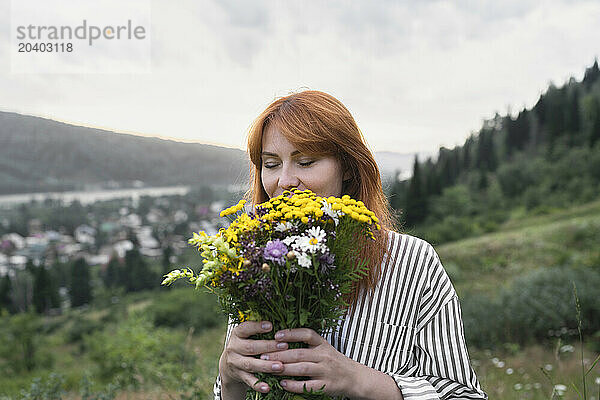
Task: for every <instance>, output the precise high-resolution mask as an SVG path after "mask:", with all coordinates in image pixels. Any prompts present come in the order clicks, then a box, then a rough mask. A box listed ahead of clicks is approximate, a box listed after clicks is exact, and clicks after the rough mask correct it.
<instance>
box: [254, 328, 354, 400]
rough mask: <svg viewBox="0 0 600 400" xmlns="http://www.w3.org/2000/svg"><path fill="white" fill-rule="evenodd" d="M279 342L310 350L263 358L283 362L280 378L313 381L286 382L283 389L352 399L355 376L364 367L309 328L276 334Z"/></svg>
mask: <svg viewBox="0 0 600 400" xmlns="http://www.w3.org/2000/svg"><path fill="white" fill-rule="evenodd" d="M275 340H276V341H278V342H304V343H306V344H308V348H301V349H290V350H282V351H277V352H273V353H266V354H262V355H261V358H262V359H263V360H269V361H281V362H282V363H283V371H280V372H278V375H288V376H307V377H310V378H311V379H310V380H307V381H296V380H291V379H285V380H282V381H281V382H280V383H281V386H282V387H283V388H284V389H285V390H287V391H289V392H293V393H302V392H303V391H304V387H305V386H306V390H308V391H310V390H311V389H312V390H314V391H317V390H319V389H321V388H323V386H325V387H324V388H323V391H324V392H325V393H327V394H328V395H330V396H340V395H343V396H349V395H351V393H350V391H351V390H352V387H353V386H354V385H356V380H355V376H356V373H357V370H358V369H359V368H360V367H364V366H363V365H362V364H359V363H357V362H355V361H354V360H352V359H350V358H348V357H346V356H345V355H343V354H342V353H340V352H339V351H337V350H336V349H334V348H333V347H332V346H331V345H330V344H329V343H328V342H327V341H326V340H325V339H324V338H322V337H321V336H319V334H317V332H315V331H314V330H312V329H308V328H299V329H286V330H282V331H279V332H277V333H276V334H275Z"/></svg>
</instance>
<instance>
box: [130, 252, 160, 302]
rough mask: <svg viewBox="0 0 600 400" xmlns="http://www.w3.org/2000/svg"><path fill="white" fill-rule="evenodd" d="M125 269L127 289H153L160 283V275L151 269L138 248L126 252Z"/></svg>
mask: <svg viewBox="0 0 600 400" xmlns="http://www.w3.org/2000/svg"><path fill="white" fill-rule="evenodd" d="M123 271H124V272H125V290H126V291H128V292H138V291H140V290H145V289H152V288H155V287H158V285H159V284H160V282H159V277H157V276H156V275H155V274H153V273H152V271H150V269H149V268H148V265H147V264H146V261H144V259H143V257H142V255H141V254H140V252H139V250H138V249H137V248H134V249H132V250H129V251H128V252H127V253H125V268H124V269H123Z"/></svg>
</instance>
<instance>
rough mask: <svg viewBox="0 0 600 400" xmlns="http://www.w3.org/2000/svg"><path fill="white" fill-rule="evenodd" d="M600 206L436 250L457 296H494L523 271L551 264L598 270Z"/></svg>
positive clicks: (527, 222) (525, 220)
mask: <svg viewBox="0 0 600 400" xmlns="http://www.w3.org/2000/svg"><path fill="white" fill-rule="evenodd" d="M598 243H600V202H595V203H592V204H589V205H586V206H582V207H579V208H576V209H574V210H569V211H565V212H563V213H556V214H553V215H544V216H537V217H530V218H523V219H522V220H521V221H519V222H511V223H509V224H507V225H506V226H505V227H504V228H503V230H502V231H500V232H495V233H489V234H486V235H483V236H479V237H475V238H469V239H464V240H460V241H456V242H452V243H447V244H444V245H440V246H438V247H437V248H436V250H437V252H438V253H439V255H440V258H441V260H442V263H443V264H444V265H445V266H446V268H447V270H448V272H449V274H450V276H451V278H452V279H453V282H454V284H455V285H456V288H457V291H458V292H459V294H464V293H467V292H479V293H488V294H492V295H493V294H494V293H497V291H498V289H499V288H501V287H503V286H505V285H507V284H510V282H511V281H512V279H513V278H514V277H516V276H518V275H520V274H522V273H524V272H528V271H532V270H534V269H537V268H544V267H550V266H555V265H567V266H579V267H596V268H598V267H600V246H597V244H598Z"/></svg>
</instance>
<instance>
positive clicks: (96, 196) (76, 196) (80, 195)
mask: <svg viewBox="0 0 600 400" xmlns="http://www.w3.org/2000/svg"><path fill="white" fill-rule="evenodd" d="M189 191H190V188H189V186H165V187H148V188H132V189H110V190H83V191H76V192H46V193H23V194H8V195H0V207H6V206H12V205H17V204H23V203H29V202H31V201H32V200H36V201H40V202H43V201H44V200H46V199H53V200H62V201H63V203H65V204H70V203H72V202H73V201H75V200H77V201H79V202H80V203H81V204H91V203H95V202H96V201H103V200H113V199H124V198H131V199H134V200H137V199H139V198H140V197H142V196H151V197H160V196H173V195H185V194H187V193H188V192H189Z"/></svg>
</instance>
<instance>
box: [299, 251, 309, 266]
mask: <svg viewBox="0 0 600 400" xmlns="http://www.w3.org/2000/svg"><path fill="white" fill-rule="evenodd" d="M297 259H298V265H300V266H301V267H304V268H310V267H311V266H312V259H311V257H310V256H309V255H308V254H306V253H300V254H299V255H298V258H297Z"/></svg>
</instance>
